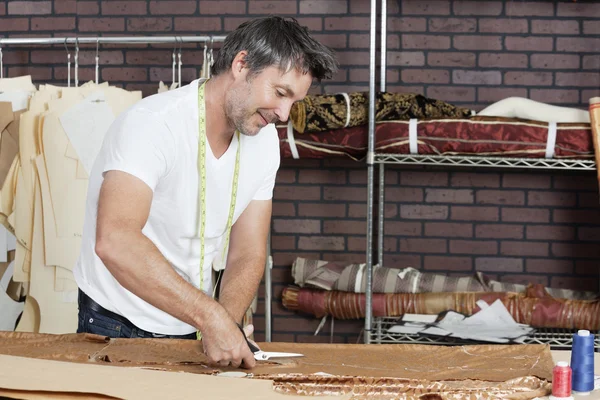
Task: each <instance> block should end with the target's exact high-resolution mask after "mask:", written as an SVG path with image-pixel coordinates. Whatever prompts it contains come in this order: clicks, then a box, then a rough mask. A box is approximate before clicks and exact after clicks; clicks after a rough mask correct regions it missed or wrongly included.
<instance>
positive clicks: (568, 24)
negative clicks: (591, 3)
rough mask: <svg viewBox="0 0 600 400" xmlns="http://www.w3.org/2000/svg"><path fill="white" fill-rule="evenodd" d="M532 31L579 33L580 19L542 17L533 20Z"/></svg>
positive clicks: (541, 32) (555, 33)
mask: <svg viewBox="0 0 600 400" xmlns="http://www.w3.org/2000/svg"><path fill="white" fill-rule="evenodd" d="M531 33H534V34H542V35H579V22H578V21H562V20H557V19H554V20H553V19H540V20H533V21H531Z"/></svg>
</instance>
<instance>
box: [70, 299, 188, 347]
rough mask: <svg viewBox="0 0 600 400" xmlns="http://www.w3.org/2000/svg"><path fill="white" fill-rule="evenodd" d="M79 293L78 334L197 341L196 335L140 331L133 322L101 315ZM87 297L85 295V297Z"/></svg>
mask: <svg viewBox="0 0 600 400" xmlns="http://www.w3.org/2000/svg"><path fill="white" fill-rule="evenodd" d="M82 293H83V292H81V291H80V292H79V320H78V325H77V333H94V334H96V335H102V336H108V337H111V338H168V339H196V333H190V334H188V335H162V334H158V333H152V332H148V331H145V330H143V329H140V328H138V327H136V326H135V325H133V324H132V323H131V322H129V323H126V322H125V321H124V318H123V320H120V319H115V318H112V317H110V316H108V315H106V314H105V313H100V312H98V311H96V310H94V309H92V308H90V307H89V306H88V305H87V304H86V302H85V301H82ZM83 296H85V295H83Z"/></svg>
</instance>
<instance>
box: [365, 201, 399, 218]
mask: <svg viewBox="0 0 600 400" xmlns="http://www.w3.org/2000/svg"><path fill="white" fill-rule="evenodd" d="M363 208H365V211H366V207H365V206H363ZM384 210H385V212H384V217H385V218H396V217H397V216H398V206H397V205H396V204H393V203H385V208H384ZM378 213H379V207H377V204H376V205H375V214H376V215H378ZM363 216H364V217H366V216H367V214H366V213H365V214H364V215H363Z"/></svg>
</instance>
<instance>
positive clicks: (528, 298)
mask: <svg viewBox="0 0 600 400" xmlns="http://www.w3.org/2000/svg"><path fill="white" fill-rule="evenodd" d="M281 297H282V302H283V306H284V307H285V308H287V309H288V310H297V311H301V312H304V313H307V314H312V315H314V316H316V317H317V318H321V317H323V316H325V315H331V316H333V317H335V318H338V319H362V318H364V317H365V309H366V305H365V303H366V299H365V295H364V294H362V293H348V292H340V291H326V290H315V289H307V288H302V289H300V288H297V287H287V288H285V289H284V290H283V292H282V296H281ZM498 299H499V300H500V301H502V303H503V304H504V306H505V307H506V309H507V310H508V312H509V313H510V315H512V317H513V318H514V320H515V321H516V322H518V323H521V324H527V325H529V326H532V327H534V328H565V329H588V330H591V331H597V330H600V300H593V301H586V300H565V299H555V298H553V297H551V296H549V295H548V294H547V293H546V292H545V290H544V288H543V287H542V286H541V285H530V286H529V287H528V291H527V292H526V293H498V292H461V293H447V292H444V293H392V294H390V293H374V294H373V298H372V301H373V315H374V316H376V317H386V316H387V317H395V316H401V315H403V314H430V315H438V314H440V313H442V312H444V311H448V310H453V311H455V312H457V313H460V314H463V315H467V316H468V315H473V314H474V313H476V312H477V311H479V307H478V306H477V304H476V303H477V301H478V300H484V301H485V302H486V303H488V304H492V303H493V302H494V301H496V300H498Z"/></svg>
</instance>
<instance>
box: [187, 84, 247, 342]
mask: <svg viewBox="0 0 600 400" xmlns="http://www.w3.org/2000/svg"><path fill="white" fill-rule="evenodd" d="M205 83H206V81H205V82H203V83H202V84H200V85H199V87H198V202H199V206H200V290H202V287H203V286H204V241H205V240H204V231H205V229H206V141H205V138H206V103H205V101H204V84H205ZM235 134H236V135H237V139H238V147H237V152H236V154H235V168H234V170H233V182H232V184H231V186H232V187H231V203H230V206H229V216H228V217H227V232H226V233H225V247H224V248H223V255H222V257H223V259H225V254H226V252H227V247H228V246H229V237H230V235H231V225H232V224H233V213H234V211H235V202H236V200H237V187H238V180H239V175H240V149H241V148H242V143H241V141H240V133H239V132H238V131H237V130H236V131H235ZM196 337H197V339H198V340H200V339H201V338H202V334H201V333H200V332H196Z"/></svg>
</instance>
